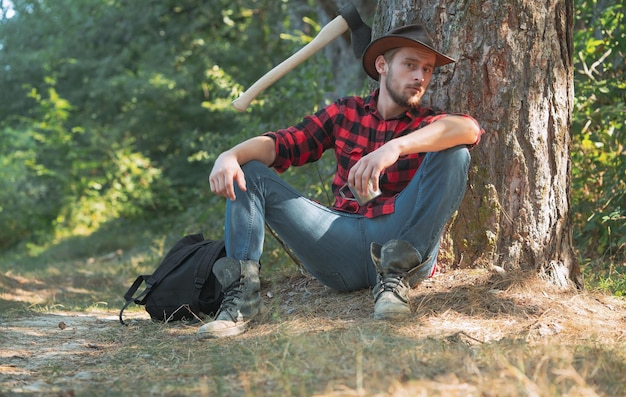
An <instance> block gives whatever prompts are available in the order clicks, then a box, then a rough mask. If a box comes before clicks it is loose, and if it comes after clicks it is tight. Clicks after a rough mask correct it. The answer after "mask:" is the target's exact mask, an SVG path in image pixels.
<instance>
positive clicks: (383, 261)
mask: <svg viewBox="0 0 626 397" xmlns="http://www.w3.org/2000/svg"><path fill="white" fill-rule="evenodd" d="M451 62H454V60H452V59H451V58H449V57H447V56H446V55H443V54H441V53H440V52H438V51H436V50H435V49H434V48H433V44H432V39H431V38H430V36H429V35H428V32H427V31H426V29H425V28H424V27H423V26H421V25H408V26H404V27H400V28H397V29H393V30H391V31H390V32H388V33H387V34H386V35H385V36H382V37H381V38H379V39H377V40H374V41H373V42H371V43H370V44H369V46H368V47H367V49H366V50H365V53H364V55H363V67H364V69H365V71H366V72H367V74H368V75H369V76H371V77H372V78H373V79H375V80H379V82H380V87H379V88H378V89H377V90H375V91H374V92H373V93H372V94H371V95H370V96H368V97H365V98H360V97H349V98H344V99H340V100H338V101H337V102H335V103H333V104H331V105H328V106H327V107H326V108H324V109H322V110H320V111H319V112H317V113H316V114H315V115H311V116H307V117H305V118H304V119H303V121H302V122H301V123H299V124H298V125H296V126H293V127H290V128H287V129H284V130H279V131H276V132H268V133H265V134H264V135H262V136H258V137H254V138H251V139H249V140H247V141H244V142H243V143H240V144H239V145H237V146H235V147H234V148H232V149H230V150H228V151H226V152H224V153H222V154H221V155H220V156H219V157H218V158H217V160H216V162H215V164H214V166H213V170H212V171H211V174H210V176H209V181H210V185H211V190H212V191H213V192H214V193H215V194H217V195H220V196H223V197H226V198H227V199H228V201H227V207H226V227H225V241H226V254H227V256H226V257H225V258H222V259H220V260H218V261H217V262H216V263H215V265H214V273H215V275H216V277H217V278H218V280H219V281H220V283H221V284H222V286H223V288H224V294H225V296H224V300H223V302H222V305H221V307H220V310H219V312H218V315H217V316H216V318H215V320H213V321H211V322H209V323H207V324H205V325H203V326H202V327H201V328H200V329H199V330H198V332H197V336H198V338H199V339H204V338H214V337H223V336H232V335H237V334H240V333H242V332H244V331H245V330H246V329H247V327H248V323H249V321H250V320H252V319H253V318H254V317H255V316H257V315H258V314H259V313H260V311H261V307H262V303H261V297H260V292H259V267H260V266H259V259H260V257H261V253H262V246H263V239H264V231H265V229H264V226H265V223H266V222H267V224H268V225H269V226H270V227H272V229H273V230H274V231H275V232H276V233H277V234H278V235H279V236H280V238H281V239H282V240H283V241H284V242H285V243H286V244H287V245H288V246H289V247H290V248H291V249H292V251H293V252H294V254H295V255H296V256H297V257H298V258H299V259H300V261H301V262H302V264H303V266H304V267H305V268H306V270H307V271H308V272H309V273H311V275H313V276H314V277H315V278H317V279H318V280H319V281H320V282H322V283H323V284H325V285H326V286H328V287H331V288H334V289H336V290H340V291H354V290H359V289H363V288H369V287H373V292H374V298H375V302H376V303H375V308H374V318H376V319H382V320H396V319H401V318H405V317H407V315H409V314H410V312H411V311H410V307H409V296H408V295H409V289H410V288H411V286H414V285H416V284H417V283H419V282H420V281H421V280H423V279H424V278H426V277H428V276H429V275H431V274H432V272H433V271H434V267H435V261H436V257H437V252H438V250H439V241H440V237H441V234H442V230H443V228H444V226H445V224H446V223H447V222H448V220H449V219H450V217H451V216H452V215H453V214H454V212H455V211H456V210H457V208H458V206H459V205H460V202H461V199H462V198H463V195H464V193H465V185H466V181H467V171H468V168H469V162H470V156H469V150H468V148H469V147H471V146H473V145H475V144H476V143H477V142H478V141H479V139H480V135H481V133H482V130H481V128H480V127H479V126H478V123H477V122H476V121H475V120H474V119H472V118H471V117H469V116H466V115H450V114H446V113H442V112H437V111H435V110H433V109H431V108H428V107H422V106H420V100H421V98H422V96H423V95H424V92H425V91H426V87H427V86H428V84H429V82H430V80H431V77H432V73H433V70H434V69H435V68H436V67H438V66H442V65H445V64H448V63H451ZM327 149H332V150H334V151H335V156H336V159H337V172H336V174H335V177H334V179H333V185H332V189H333V193H334V195H335V203H334V205H333V206H332V207H331V208H328V207H325V206H323V205H320V204H319V203H316V202H313V201H311V200H309V199H307V198H305V197H303V196H302V195H301V194H300V193H298V192H297V191H295V190H294V189H293V188H291V187H290V186H289V185H287V184H286V183H285V182H284V181H283V180H282V179H281V178H280V177H279V176H278V175H277V174H276V172H274V171H273V170H272V169H271V168H269V167H272V168H274V169H275V170H277V171H279V172H282V171H284V170H286V169H287V168H288V167H290V166H298V165H302V164H305V163H309V162H312V161H316V160H318V159H319V158H320V156H321V155H322V153H323V152H324V151H325V150H327ZM346 185H347V186H349V187H350V189H351V190H352V191H353V192H354V195H355V196H367V195H368V194H369V193H370V192H372V191H374V192H376V191H379V190H380V192H381V194H380V196H378V197H376V198H374V199H373V200H372V201H370V202H368V203H363V204H360V203H359V202H357V201H355V200H354V198H353V197H352V195H351V193H350V191H349V190H348V189H347V188H346Z"/></svg>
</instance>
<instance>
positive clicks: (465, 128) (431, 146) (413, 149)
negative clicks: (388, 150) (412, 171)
mask: <svg viewBox="0 0 626 397" xmlns="http://www.w3.org/2000/svg"><path fill="white" fill-rule="evenodd" d="M479 135H480V128H479V127H478V125H476V123H475V122H474V121H472V120H471V119H469V118H467V117H462V116H447V117H444V118H442V119H440V120H437V121H435V122H434V123H432V124H429V125H427V126H426V127H424V128H420V129H419V130H416V131H413V132H412V133H410V134H407V135H405V136H403V137H401V138H397V139H394V140H392V141H390V142H389V143H391V142H393V144H395V145H397V150H398V151H399V153H400V155H401V156H402V155H407V154H412V153H427V152H438V151H441V150H445V149H449V148H451V147H454V146H458V145H471V144H474V143H476V141H477V140H478V137H479Z"/></svg>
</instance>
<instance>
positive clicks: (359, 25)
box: [232, 3, 372, 112]
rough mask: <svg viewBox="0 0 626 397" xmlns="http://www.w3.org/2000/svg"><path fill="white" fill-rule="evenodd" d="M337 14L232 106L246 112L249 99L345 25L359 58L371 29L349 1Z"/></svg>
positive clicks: (314, 50) (317, 49)
mask: <svg viewBox="0 0 626 397" xmlns="http://www.w3.org/2000/svg"><path fill="white" fill-rule="evenodd" d="M337 13H338V14H339V15H338V16H337V17H336V18H335V19H333V20H332V21H330V22H329V23H328V24H327V25H326V26H324V27H323V28H322V30H320V32H319V33H318V34H317V36H315V37H314V38H313V40H311V41H310V42H309V43H308V44H307V45H305V46H304V47H302V48H301V49H300V50H298V52H296V53H295V54H293V55H292V56H290V57H289V58H287V59H285V60H284V61H283V62H281V63H280V64H279V65H277V66H275V67H274V68H273V69H272V70H270V71H269V72H267V73H266V74H265V75H263V76H262V77H261V78H259V79H258V80H257V81H256V82H255V83H254V84H253V85H252V86H251V87H250V88H248V89H247V90H246V91H245V92H244V93H243V94H241V95H240V96H239V98H237V99H235V100H234V101H233V103H232V105H233V107H234V108H235V109H237V110H238V111H240V112H243V111H245V110H246V109H247V108H248V106H249V105H250V102H252V100H253V99H254V98H256V97H257V96H258V95H259V94H260V93H261V92H262V91H263V90H265V89H266V88H267V87H269V86H271V85H272V84H274V83H275V82H276V81H278V80H279V79H280V78H281V77H283V76H284V75H286V74H287V73H289V72H290V71H291V70H293V69H294V68H295V67H296V66H298V65H299V64H301V63H302V62H304V61H306V60H307V59H308V58H310V57H311V56H312V55H313V54H315V53H316V52H318V51H319V50H321V49H322V48H324V47H325V46H326V45H328V43H330V42H331V41H333V40H335V39H336V38H337V37H339V36H341V35H342V34H343V33H344V32H345V31H346V30H348V28H350V31H351V38H352V49H353V51H354V55H355V56H356V57H357V58H360V57H361V55H363V51H365V47H367V45H368V44H369V42H370V39H371V36H372V29H371V28H370V27H369V26H368V25H367V24H366V23H365V22H363V20H362V19H361V16H360V15H359V12H358V11H357V9H356V8H355V7H354V5H352V4H350V3H348V4H347V5H345V6H344V7H341V8H340V9H339V11H337Z"/></svg>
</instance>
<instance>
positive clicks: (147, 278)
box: [119, 275, 154, 325]
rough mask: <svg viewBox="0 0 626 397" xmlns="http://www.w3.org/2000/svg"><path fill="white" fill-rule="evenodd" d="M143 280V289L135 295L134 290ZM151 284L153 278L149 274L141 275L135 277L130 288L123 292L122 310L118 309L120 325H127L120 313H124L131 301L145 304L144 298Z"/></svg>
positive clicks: (150, 288)
mask: <svg viewBox="0 0 626 397" xmlns="http://www.w3.org/2000/svg"><path fill="white" fill-rule="evenodd" d="M144 281H145V282H146V288H144V290H143V291H142V292H141V293H140V294H139V295H137V296H136V297H135V296H134V295H135V292H137V290H138V289H139V287H140V286H141V284H142V283H143V282H144ZM153 285H154V282H153V279H152V276H151V275H142V276H139V277H137V279H136V280H135V282H133V285H131V286H130V288H129V289H128V291H126V293H125V294H124V300H125V301H126V303H125V304H124V306H123V307H122V310H120V316H119V317H120V323H121V324H122V325H128V324H126V323H125V322H124V320H123V319H122V315H123V314H124V310H126V308H127V307H128V306H129V305H130V304H131V303H136V304H138V305H145V304H146V298H147V297H148V294H149V293H150V291H151V290H152V286H153ZM140 298H143V299H140Z"/></svg>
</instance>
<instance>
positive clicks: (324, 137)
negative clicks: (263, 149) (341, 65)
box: [264, 90, 478, 218]
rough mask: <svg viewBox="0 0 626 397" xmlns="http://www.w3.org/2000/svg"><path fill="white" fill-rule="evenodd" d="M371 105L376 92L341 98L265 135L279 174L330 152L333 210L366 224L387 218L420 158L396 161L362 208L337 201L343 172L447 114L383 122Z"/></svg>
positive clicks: (415, 113)
mask: <svg viewBox="0 0 626 397" xmlns="http://www.w3.org/2000/svg"><path fill="white" fill-rule="evenodd" d="M377 99H378V90H376V91H374V92H373V93H372V94H371V95H370V96H368V97H365V98H361V97H347V98H343V99H340V100H338V101H336V102H335V103H332V104H330V105H328V106H327V107H325V108H323V109H321V110H320V111H318V112H317V113H315V114H314V115H311V116H307V117H305V118H304V119H303V120H302V121H301V122H300V123H299V124H297V125H295V126H293V127H289V128H287V129H283V130H278V131H276V132H267V133H265V134H264V135H266V136H270V137H272V138H273V139H274V141H275V142H276V160H275V161H274V164H273V165H272V166H273V167H274V168H275V169H276V170H277V171H278V172H281V173H282V172H284V171H285V170H287V168H289V167H290V166H292V165H293V166H299V165H303V164H306V163H311V162H314V161H317V160H318V159H319V158H320V157H321V156H322V153H323V152H324V151H325V150H327V149H334V151H335V158H336V159H337V172H336V173H335V177H334V179H333V183H332V190H333V194H334V196H335V203H334V204H333V208H334V209H337V210H339V211H345V212H350V213H357V214H361V215H364V216H366V217H368V218H373V217H376V216H379V215H385V214H391V213H393V212H394V209H395V199H396V196H397V195H398V193H400V192H401V191H402V190H403V189H404V188H405V187H406V186H407V184H408V183H409V182H410V181H411V179H412V178H413V175H415V173H416V172H417V169H418V168H419V167H420V164H421V163H422V161H423V159H424V157H425V156H426V153H416V154H409V155H406V156H402V157H400V159H399V160H398V161H397V162H396V163H395V164H394V165H392V166H391V167H389V168H387V169H386V170H385V171H384V172H383V175H382V176H381V179H380V189H381V191H382V195H381V196H379V197H378V198H376V199H374V200H373V201H371V202H370V203H368V204H366V205H364V206H359V204H358V203H357V202H356V201H350V200H346V199H345V198H343V197H341V196H340V195H339V189H340V188H341V187H342V186H343V185H344V184H345V183H346V181H347V180H348V171H349V170H350V168H351V167H352V166H353V165H354V164H355V163H356V162H357V161H358V160H359V159H360V158H361V157H363V156H364V155H366V154H368V153H371V152H373V151H374V150H376V149H378V148H379V147H381V146H382V145H384V144H385V143H386V142H388V141H389V140H391V139H393V138H397V137H400V136H403V135H406V134H408V133H410V132H412V131H415V130H416V129H419V128H422V127H424V126H426V125H428V124H430V123H432V122H434V121H436V120H438V119H440V118H442V117H446V116H447V115H448V114H447V113H443V112H437V111H435V110H433V109H432V108H428V107H419V108H418V109H412V110H409V111H407V112H406V113H405V114H402V115H400V116H398V117H396V118H393V119H389V120H384V119H383V118H382V117H381V115H380V113H378V110H377V109H376V103H377ZM463 116H465V117H469V118H471V117H470V116H466V115H463ZM472 120H474V119H472ZM474 122H476V121H475V120H474ZM477 124H478V123H477Z"/></svg>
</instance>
